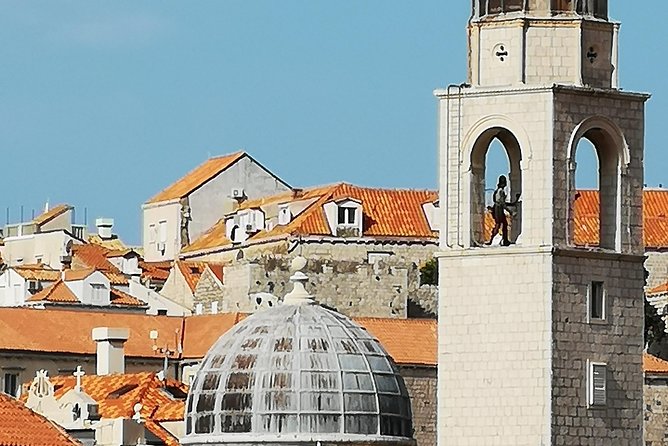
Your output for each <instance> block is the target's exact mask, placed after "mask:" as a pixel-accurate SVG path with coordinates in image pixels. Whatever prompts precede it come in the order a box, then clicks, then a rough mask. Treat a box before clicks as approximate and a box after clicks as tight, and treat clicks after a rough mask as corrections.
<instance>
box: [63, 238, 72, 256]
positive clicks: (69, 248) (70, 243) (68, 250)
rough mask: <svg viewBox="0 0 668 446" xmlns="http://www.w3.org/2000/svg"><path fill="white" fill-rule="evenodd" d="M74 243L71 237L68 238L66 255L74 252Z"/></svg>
mask: <svg viewBox="0 0 668 446" xmlns="http://www.w3.org/2000/svg"><path fill="white" fill-rule="evenodd" d="M72 245H74V243H73V242H72V240H71V239H70V240H68V241H67V243H65V255H67V256H68V255H70V254H71V253H72Z"/></svg>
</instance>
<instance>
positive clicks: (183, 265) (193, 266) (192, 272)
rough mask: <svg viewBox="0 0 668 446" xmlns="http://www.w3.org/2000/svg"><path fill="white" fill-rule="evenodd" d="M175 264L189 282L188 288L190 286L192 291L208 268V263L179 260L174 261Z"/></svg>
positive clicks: (187, 282)
mask: <svg viewBox="0 0 668 446" xmlns="http://www.w3.org/2000/svg"><path fill="white" fill-rule="evenodd" d="M174 266H175V267H177V268H178V269H179V272H180V273H181V275H182V276H183V278H184V279H185V281H186V284H188V288H190V291H192V292H193V293H194V292H195V287H197V282H199V278H200V277H201V276H202V273H203V272H204V270H205V269H206V263H205V262H190V261H184V260H177V261H176V262H174Z"/></svg>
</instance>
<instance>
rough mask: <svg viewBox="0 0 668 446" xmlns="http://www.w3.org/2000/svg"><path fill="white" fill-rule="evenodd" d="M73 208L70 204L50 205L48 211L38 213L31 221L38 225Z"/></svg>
mask: <svg viewBox="0 0 668 446" xmlns="http://www.w3.org/2000/svg"><path fill="white" fill-rule="evenodd" d="M72 209H74V208H73V207H72V206H70V205H69V204H59V205H57V206H54V207H52V208H51V209H49V210H48V211H46V212H44V213H43V214H40V215H38V216H37V217H35V218H34V219H33V223H35V224H36V225H38V226H40V225H43V224H45V223H48V222H50V221H51V220H53V219H54V218H56V217H58V216H59V215H62V214H64V213H65V212H67V211H69V210H72Z"/></svg>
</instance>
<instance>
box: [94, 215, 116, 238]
mask: <svg viewBox="0 0 668 446" xmlns="http://www.w3.org/2000/svg"><path fill="white" fill-rule="evenodd" d="M95 227H97V235H99V236H100V238H101V239H102V240H109V239H111V238H112V237H113V235H112V233H111V228H113V227H114V219H113V218H97V219H95Z"/></svg>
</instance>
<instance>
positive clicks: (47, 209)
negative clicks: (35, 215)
mask: <svg viewBox="0 0 668 446" xmlns="http://www.w3.org/2000/svg"><path fill="white" fill-rule="evenodd" d="M44 212H49V199H48V198H47V199H46V203H44Z"/></svg>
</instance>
